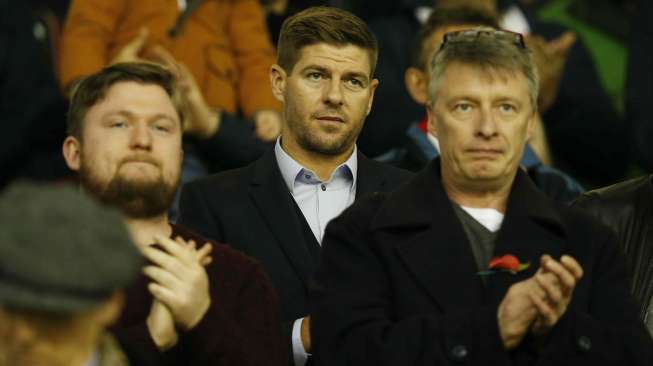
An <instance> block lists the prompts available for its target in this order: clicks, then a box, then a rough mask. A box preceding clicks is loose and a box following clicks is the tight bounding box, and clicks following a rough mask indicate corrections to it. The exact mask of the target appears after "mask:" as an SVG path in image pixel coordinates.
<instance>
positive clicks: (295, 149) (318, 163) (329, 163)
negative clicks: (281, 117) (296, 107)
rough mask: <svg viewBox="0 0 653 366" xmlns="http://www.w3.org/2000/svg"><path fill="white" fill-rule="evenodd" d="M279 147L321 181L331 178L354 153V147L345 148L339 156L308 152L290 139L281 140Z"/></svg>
mask: <svg viewBox="0 0 653 366" xmlns="http://www.w3.org/2000/svg"><path fill="white" fill-rule="evenodd" d="M281 147H282V148H283V151H285V152H286V153H287V154H288V155H290V156H291V157H292V158H293V159H295V161H297V162H298V163H299V164H300V165H301V166H303V167H304V168H306V169H309V170H311V171H312V172H314V173H315V174H317V176H318V178H320V180H321V181H327V180H329V179H330V178H331V174H333V171H334V170H335V169H336V168H337V167H338V166H340V165H342V163H344V162H346V161H347V159H349V157H350V156H351V154H352V152H353V151H354V145H352V146H350V147H349V148H347V150H346V151H344V152H343V153H341V154H337V155H327V154H321V153H318V152H315V151H308V150H306V149H304V148H302V147H301V146H299V145H298V144H297V143H296V142H294V141H293V140H292V139H286V140H284V139H283V138H282V139H281Z"/></svg>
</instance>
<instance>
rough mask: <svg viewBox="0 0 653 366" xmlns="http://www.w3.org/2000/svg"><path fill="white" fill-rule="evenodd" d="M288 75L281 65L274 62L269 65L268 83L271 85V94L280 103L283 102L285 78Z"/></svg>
mask: <svg viewBox="0 0 653 366" xmlns="http://www.w3.org/2000/svg"><path fill="white" fill-rule="evenodd" d="M287 79H288V75H287V74H286V70H284V69H283V67H281V66H279V65H277V64H274V65H272V66H270V85H272V94H273V95H274V97H275V98H277V100H278V101H280V102H281V103H284V102H285V97H284V94H285V92H286V80H287Z"/></svg>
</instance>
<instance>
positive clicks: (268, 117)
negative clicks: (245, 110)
mask: <svg viewBox="0 0 653 366" xmlns="http://www.w3.org/2000/svg"><path fill="white" fill-rule="evenodd" d="M254 123H255V124H256V137H258V138H259V139H261V140H263V141H274V140H276V138H277V137H279V135H280V134H281V115H280V114H279V112H277V111H273V110H269V109H266V110H262V111H258V112H256V114H255V115H254Z"/></svg>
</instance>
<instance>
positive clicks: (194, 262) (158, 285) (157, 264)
mask: <svg viewBox="0 0 653 366" xmlns="http://www.w3.org/2000/svg"><path fill="white" fill-rule="evenodd" d="M155 240H156V243H157V244H159V245H161V246H162V247H163V249H164V250H159V249H156V248H154V247H151V246H148V247H145V248H143V249H142V251H143V255H144V256H145V258H147V259H148V260H150V261H151V262H152V263H154V265H148V266H146V267H145V268H144V269H143V272H144V273H145V275H146V276H147V277H149V278H150V279H151V280H152V281H153V282H151V283H150V284H149V285H148V290H149V291H150V293H152V296H154V298H155V299H157V300H159V301H161V302H162V303H163V304H164V305H165V306H166V307H167V308H168V309H170V312H171V314H172V316H173V318H174V320H175V324H176V325H177V326H178V327H179V328H181V329H182V330H185V331H187V330H190V329H193V328H194V327H195V326H196V325H197V324H198V323H199V322H200V321H201V320H202V318H203V317H204V315H205V314H206V312H207V311H208V309H209V307H210V305H211V297H210V296H209V280H208V276H207V274H206V270H205V269H204V267H203V266H202V264H201V263H200V260H198V256H197V252H196V251H195V250H194V249H192V248H190V247H188V246H187V245H179V243H178V242H175V241H173V240H172V239H170V238H167V237H165V236H162V235H157V236H155Z"/></svg>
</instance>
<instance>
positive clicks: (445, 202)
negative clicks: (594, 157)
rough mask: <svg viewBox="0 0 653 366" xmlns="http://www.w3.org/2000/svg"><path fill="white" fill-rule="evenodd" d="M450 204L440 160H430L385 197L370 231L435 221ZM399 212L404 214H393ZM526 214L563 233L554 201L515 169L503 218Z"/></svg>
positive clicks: (429, 223)
mask: <svg viewBox="0 0 653 366" xmlns="http://www.w3.org/2000/svg"><path fill="white" fill-rule="evenodd" d="M449 205H451V202H450V200H449V197H448V196H447V194H446V192H445V190H444V188H443V186H442V182H441V175H440V159H439V158H436V159H434V160H433V161H431V163H429V164H428V165H427V166H426V168H424V169H423V170H422V171H421V172H420V173H419V174H417V175H416V176H415V177H414V178H413V179H412V180H410V181H409V182H408V183H407V184H405V185H403V186H402V187H400V188H399V189H397V190H396V191H395V192H394V193H392V194H390V195H389V196H388V199H387V200H386V202H385V204H384V205H383V206H382V207H381V209H380V210H379V213H378V214H377V216H376V217H375V219H374V220H373V222H372V227H371V229H372V230H375V229H380V228H386V227H403V226H408V227H419V226H429V225H431V224H432V223H434V222H438V220H437V219H438V218H441V216H442V215H445V214H449V213H450V212H449V210H448V209H444V208H445V207H446V208H448V206H449ZM393 212H402V213H403V215H394V214H393ZM509 215H510V216H512V215H525V216H527V217H529V218H531V219H532V220H534V221H536V222H540V223H542V224H544V225H546V226H549V227H550V228H551V229H552V230H554V231H556V232H557V233H558V234H559V235H560V236H564V235H565V232H566V228H565V225H564V224H563V221H562V220H561V217H560V215H559V213H558V210H557V209H556V203H555V202H553V201H551V200H550V199H549V198H547V197H546V195H545V194H544V193H542V192H541V191H539V190H538V189H537V188H536V187H535V185H534V184H533V182H532V181H531V180H530V178H528V175H527V174H526V173H525V172H523V171H522V170H521V169H519V171H518V172H517V174H516V176H515V180H514V181H513V185H512V188H511V192H510V195H509V197H508V204H507V209H506V217H508V216H509Z"/></svg>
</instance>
